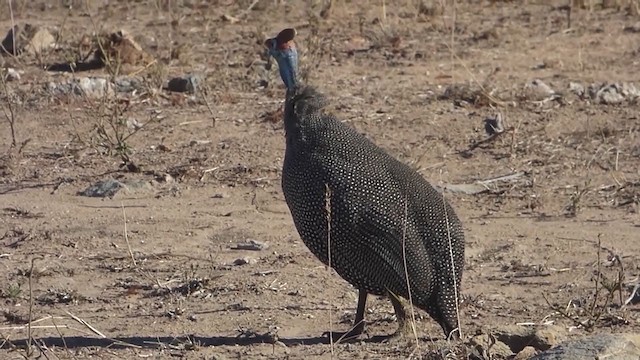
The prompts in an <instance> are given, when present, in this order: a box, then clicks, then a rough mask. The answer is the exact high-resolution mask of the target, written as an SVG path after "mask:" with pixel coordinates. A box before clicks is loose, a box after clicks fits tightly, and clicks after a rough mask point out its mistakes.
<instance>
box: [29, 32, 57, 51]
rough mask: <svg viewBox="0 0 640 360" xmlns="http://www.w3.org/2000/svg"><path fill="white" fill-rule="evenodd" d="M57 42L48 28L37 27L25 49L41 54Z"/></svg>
mask: <svg viewBox="0 0 640 360" xmlns="http://www.w3.org/2000/svg"><path fill="white" fill-rule="evenodd" d="M55 43H56V38H55V37H54V36H53V35H51V33H50V32H49V31H48V30H47V29H37V30H36V31H35V32H34V34H33V36H32V37H31V40H30V41H29V43H28V44H27V45H26V46H25V48H24V50H25V51H26V52H28V53H29V54H32V55H34V54H39V53H41V52H43V51H45V50H47V49H49V48H51V47H53V46H54V45H55Z"/></svg>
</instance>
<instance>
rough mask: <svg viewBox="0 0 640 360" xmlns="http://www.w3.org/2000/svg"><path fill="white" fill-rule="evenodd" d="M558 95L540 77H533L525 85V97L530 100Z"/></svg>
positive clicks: (540, 99)
mask: <svg viewBox="0 0 640 360" xmlns="http://www.w3.org/2000/svg"><path fill="white" fill-rule="evenodd" d="M553 95H556V92H555V91H554V90H553V89H552V88H551V87H550V86H549V85H547V84H546V83H544V82H543V81H542V80H540V79H533V80H531V81H530V82H529V83H527V84H525V85H524V92H523V97H524V98H525V99H526V100H530V101H542V100H545V99H548V98H549V97H552V96H553Z"/></svg>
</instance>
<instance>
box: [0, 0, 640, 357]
mask: <svg viewBox="0 0 640 360" xmlns="http://www.w3.org/2000/svg"><path fill="white" fill-rule="evenodd" d="M59 3H61V2H50V1H31V2H21V1H15V2H14V8H13V11H14V20H13V21H15V22H16V23H19V24H24V23H30V24H34V25H38V26H46V27H49V28H51V29H52V32H54V34H55V35H59V40H58V44H57V48H56V49H55V50H52V51H49V52H47V53H46V54H44V55H43V56H40V57H30V56H29V55H27V54H25V55H22V56H20V57H18V58H11V57H9V56H5V57H4V60H3V61H4V67H14V68H16V69H17V70H19V71H22V72H23V73H22V74H21V75H22V76H21V79H20V80H19V81H11V82H6V87H5V88H3V89H2V91H1V92H0V93H1V95H2V97H3V98H2V108H3V109H4V110H5V111H6V113H7V114H8V111H9V109H10V107H9V106H8V104H9V102H8V101H11V102H12V105H13V106H11V109H12V110H13V111H14V113H15V118H16V124H15V129H16V138H17V143H18V145H17V146H16V147H13V148H12V147H11V133H10V130H9V126H8V122H6V121H5V120H6V119H5V118H4V115H2V114H0V115H2V116H3V118H2V119H1V121H2V126H0V139H1V140H0V155H1V156H2V158H1V162H0V254H1V255H0V267H1V269H2V274H1V275H0V276H1V280H0V295H1V300H0V309H2V314H3V316H0V357H1V358H3V359H4V358H6V359H10V358H22V357H23V355H27V348H26V347H25V343H27V342H28V339H29V335H28V332H27V329H26V326H25V324H26V323H27V322H29V320H31V321H32V329H31V332H32V333H31V337H32V339H33V345H32V351H33V352H34V354H38V353H40V352H45V353H46V354H47V355H48V358H56V357H57V358H61V359H65V358H75V359H84V358H89V357H93V358H105V359H123V358H141V357H143V358H144V357H152V358H173V357H175V356H178V357H184V358H188V359H223V358H238V359H257V358H292V359H297V358H330V357H331V356H332V352H333V356H334V357H336V358H345V359H346V358H349V359H360V358H362V359H365V358H366V359H378V358H404V357H409V356H414V357H416V356H425V357H426V356H427V355H431V356H436V358H437V356H444V354H445V352H446V351H452V352H453V353H452V354H453V355H455V356H458V357H462V356H464V355H463V352H460V350H459V349H457V348H454V347H451V345H450V344H446V343H444V341H443V340H442V337H443V336H442V333H441V330H440V328H439V327H438V326H437V324H436V323H435V322H434V321H432V320H431V319H430V318H429V317H428V316H426V314H424V313H422V312H420V311H419V310H416V311H417V313H416V316H417V318H416V325H417V329H418V336H419V337H420V342H419V344H418V347H417V348H416V347H414V346H406V345H403V344H399V343H382V342H379V341H377V340H375V338H373V336H376V335H385V334H389V333H392V332H393V331H394V330H395V327H396V322H395V319H394V316H393V310H392V307H391V305H390V303H389V302H388V301H387V300H386V299H379V298H376V297H370V299H369V303H368V308H367V314H366V317H367V321H368V324H369V325H368V333H369V335H370V336H371V337H372V338H373V340H366V339H365V340H364V341H361V342H356V343H352V344H338V345H335V346H333V347H332V346H331V345H330V344H329V343H328V340H327V338H325V337H323V336H322V333H323V332H324V331H327V330H330V329H334V330H346V329H348V328H349V326H350V323H351V321H352V320H353V317H354V312H355V305H356V300H357V292H356V291H355V289H353V288H352V287H351V286H350V285H348V284H347V283H346V282H345V281H343V280H342V279H341V278H340V277H339V276H338V275H336V274H335V272H333V271H331V270H329V269H327V268H325V267H324V266H323V265H322V264H321V263H320V262H319V261H318V260H317V259H316V258H314V256H313V255H311V253H310V252H309V251H308V250H307V248H306V247H305V246H304V244H303V243H302V242H301V240H300V238H299V236H298V234H297V232H296V231H295V228H294V226H293V223H292V220H291V217H290V214H289V212H288V209H287V206H286V204H285V202H284V199H283V195H282V191H281V187H280V177H281V165H282V157H283V152H284V147H285V143H284V134H283V129H282V122H281V116H282V115H281V113H278V109H279V108H280V107H281V104H282V100H283V96H284V88H283V86H282V85H281V82H280V80H279V77H278V75H277V70H276V69H275V66H274V67H273V68H272V69H270V70H267V69H266V58H265V57H264V55H263V49H262V45H261V44H262V43H263V41H264V39H265V38H266V37H270V36H273V35H275V34H276V33H277V32H278V31H280V30H281V29H283V28H284V27H289V26H294V27H296V28H297V29H298V38H299V39H298V43H299V46H300V48H301V52H302V58H301V62H302V64H303V71H304V72H305V74H306V75H307V81H308V82H309V83H312V84H313V85H315V86H317V87H318V88H319V89H321V91H323V92H325V93H326V94H328V95H329V96H330V99H331V102H332V106H333V110H332V111H333V112H334V113H335V114H336V115H338V116H339V117H340V118H341V119H343V120H344V121H346V122H347V123H349V124H350V125H351V126H354V127H355V128H357V129H358V130H360V131H362V132H363V133H365V134H366V135H367V136H368V137H370V138H371V139H372V140H374V142H376V143H377V144H379V145H380V146H382V147H384V148H385V149H387V150H388V151H389V152H390V153H392V154H393V155H395V156H397V157H398V158H400V159H401V160H402V161H405V162H407V163H410V164H411V165H412V166H415V168H416V169H418V170H419V172H420V173H421V174H422V175H424V177H425V178H427V179H428V180H429V181H430V182H431V183H432V184H434V185H436V186H439V187H445V186H447V185H449V184H463V183H474V182H475V181H478V180H486V179H492V178H495V177H499V176H503V175H509V174H516V173H522V175H521V176H519V177H517V178H515V179H513V180H509V181H498V182H492V183H490V184H489V185H488V188H489V191H486V192H482V193H478V194H475V195H468V194H463V193H459V192H452V191H445V192H444V194H445V196H446V197H447V199H448V200H449V201H450V202H451V203H452V204H453V206H454V208H455V209H456V212H457V214H458V215H459V217H460V218H461V219H462V221H463V223H464V227H465V233H466V238H467V247H466V267H465V272H464V279H463V284H462V288H463V294H462V295H463V303H462V306H461V309H460V310H461V314H460V316H461V322H462V331H463V334H464V337H465V339H468V337H469V336H471V335H474V334H476V333H487V332H488V331H490V329H492V328H495V327H498V326H502V325H511V324H518V323H531V325H533V324H536V325H537V326H546V325H548V324H551V323H553V324H556V325H559V326H561V327H562V328H564V329H566V335H567V336H576V337H577V336H583V335H585V334H587V333H589V332H596V333H599V332H602V333H611V332H637V331H640V312H639V310H640V307H639V306H640V305H634V304H629V305H628V306H626V307H624V308H621V307H620V302H621V300H622V301H624V300H626V298H628V297H629V296H630V295H631V289H630V287H629V286H631V285H632V284H633V283H634V279H635V281H636V282H637V281H638V276H640V265H639V264H640V262H639V260H640V255H639V254H640V236H639V234H640V215H639V202H640V120H639V117H638V104H637V103H636V101H634V100H628V101H627V100H625V101H623V102H621V103H619V104H613V105H612V104H601V103H598V102H597V101H594V100H593V99H590V98H586V97H579V96H577V95H575V94H574V93H572V92H571V91H570V90H569V84H570V82H576V83H581V84H583V85H584V86H588V85H589V84H592V83H597V82H609V83H614V82H636V83H637V82H639V81H640V78H639V75H638V74H640V71H638V70H639V61H638V51H639V49H640V33H638V32H637V31H635V30H634V27H633V25H634V24H636V23H637V22H638V21H640V17H638V16H637V15H634V14H632V13H630V12H629V10H628V9H627V8H625V7H622V8H605V9H602V8H600V7H596V8H595V9H594V10H593V11H590V10H588V9H578V8H575V9H573V11H572V13H571V28H570V29H568V28H567V26H568V24H567V14H566V11H565V10H562V9H557V8H554V6H556V5H562V4H563V2H557V4H556V3H553V2H550V1H543V2H535V3H534V2H531V1H528V2H526V4H522V3H521V2H496V3H493V4H492V3H491V2H484V1H482V2H481V1H473V2H469V1H458V3H457V5H456V9H455V13H454V10H453V7H452V6H451V5H447V6H446V7H444V8H441V7H440V6H439V5H437V3H438V2H434V3H436V5H434V6H433V7H428V6H419V5H418V4H419V3H420V2H419V1H398V2H395V3H394V2H387V5H386V7H385V8H383V7H382V6H381V5H380V4H379V2H370V1H363V2H349V1H335V2H334V6H333V7H332V8H331V9H330V11H329V12H328V16H326V17H323V16H321V15H320V13H321V12H322V10H323V8H322V4H321V2H299V3H298V2H281V1H258V2H257V3H256V4H255V6H253V8H250V5H251V4H252V3H253V1H237V2H234V1H227V2H225V1H212V2H204V1H176V2H168V1H117V2H116V1H114V2H90V4H92V6H93V7H92V8H91V9H87V8H86V4H85V2H80V1H71V2H68V3H72V5H73V7H72V8H71V9H68V8H65V7H62V6H61V4H59ZM106 3H109V5H105V4H106ZM207 3H210V4H208V5H207ZM281 3H285V4H281ZM315 3H317V4H315ZM423 3H425V4H427V3H429V2H423ZM314 4H315V5H314ZM7 7H8V6H7V4H6V3H5V4H4V5H2V11H1V13H2V15H0V31H1V32H5V31H8V30H9V29H10V28H11V23H12V22H11V18H10V12H9V11H7V10H8V9H7ZM285 14H288V15H287V17H286V18H285V16H284V15H285ZM454 20H455V32H454V33H453V36H452V24H454ZM119 29H126V30H128V31H129V32H130V33H131V34H132V35H133V36H134V37H135V39H136V40H137V41H138V42H139V43H140V45H141V46H142V48H143V49H145V50H146V51H147V52H149V54H151V55H152V56H153V57H155V59H156V60H157V62H156V63H155V64H154V65H152V66H150V67H147V68H143V69H138V70H135V69H134V70H130V69H125V68H123V69H121V70H120V71H121V74H120V76H130V77H135V78H140V79H143V80H145V84H147V85H146V86H147V87H146V89H147V90H148V91H137V92H135V93H119V94H117V95H116V96H117V97H118V100H116V99H115V98H113V99H109V98H108V97H105V98H84V97H82V96H76V95H71V96H58V95H51V94H50V93H49V92H48V90H47V87H46V85H47V83H49V82H53V83H60V82H64V81H68V80H69V79H72V78H74V77H85V76H100V77H105V78H109V76H110V75H109V71H107V70H105V69H98V70H93V71H91V72H82V73H81V72H77V73H75V74H74V73H68V72H66V73H65V72H47V71H44V70H42V66H43V65H46V64H51V63H55V62H66V61H69V60H70V59H73V58H77V54H78V53H79V52H81V48H82V37H83V35H88V36H92V34H94V33H99V32H102V31H108V32H109V31H115V30H119ZM636 30H640V28H638V27H636ZM191 72H193V73H196V74H199V76H201V77H202V79H203V81H202V84H201V87H200V91H199V92H198V93H196V94H195V95H191V94H183V93H171V92H168V91H166V90H158V85H159V84H161V83H162V82H163V81H166V80H168V79H169V78H170V77H172V76H177V75H183V74H186V73H191ZM533 79H540V80H542V81H543V82H544V83H546V84H548V85H549V86H550V87H552V88H553V89H554V90H555V91H556V92H557V93H558V95H557V96H555V97H549V96H542V97H541V98H536V96H537V95H536V94H535V93H534V94H531V92H530V91H528V90H527V89H528V88H526V86H525V85H526V84H528V83H530V82H531V81H532V80H533ZM454 88H456V89H462V91H458V92H456V91H451V89H454ZM447 89H449V91H448V92H447V91H446V90H447ZM7 94H9V96H8V95H7ZM445 95H446V96H445ZM487 95H490V96H487ZM123 104H125V105H126V107H125V106H123ZM116 106H117V109H121V110H122V111H121V113H118V114H117V115H113V114H114V112H113V111H112V110H113V109H114V107H116ZM498 112H499V113H501V114H502V116H503V117H504V119H505V128H506V131H505V132H504V133H503V134H501V135H500V136H498V137H496V138H495V139H493V140H491V141H487V142H484V143H480V144H477V143H478V142H479V141H481V140H483V139H485V138H486V137H487V135H486V134H485V130H484V123H483V120H484V119H485V118H487V117H489V116H494V115H495V114H496V113H498ZM114 116H116V118H115V120H117V121H115V123H116V124H118V121H124V123H125V125H124V128H125V129H126V131H127V132H129V131H130V127H129V126H128V125H126V123H127V122H129V124H130V123H133V122H137V123H140V124H145V123H147V122H148V124H146V125H145V126H144V127H143V128H142V129H140V130H139V131H138V132H137V133H135V134H134V135H132V136H131V137H130V138H128V139H127V140H126V141H125V143H126V145H127V146H128V151H130V153H129V154H130V155H128V156H129V158H130V162H129V166H128V167H127V166H122V157H121V156H118V150H117V149H114V148H113V147H109V146H105V141H104V138H102V137H100V134H99V129H100V128H101V126H100V124H101V123H102V124H107V125H106V126H103V127H102V128H104V129H106V130H107V131H109V133H110V134H112V133H113V129H112V128H110V127H109V126H110V125H109V124H110V121H111V122H113V120H114ZM134 120H135V121H134ZM26 140H29V141H28V142H27V143H25V144H24V146H23V147H22V146H21V144H22V143H23V142H24V141H26ZM474 144H476V145H477V146H476V145H474ZM132 165H135V166H132ZM131 170H139V171H137V172H136V171H131ZM108 179H116V180H118V181H120V182H121V183H123V184H124V185H125V186H124V188H123V189H121V190H120V191H119V192H118V193H117V194H115V196H113V197H106V198H93V197H85V196H80V195H78V192H79V191H82V190H84V189H85V188H87V187H88V186H90V185H93V184H95V183H96V182H98V181H104V180H108ZM250 239H253V240H257V241H259V242H263V243H267V244H268V248H266V249H262V250H237V249H234V247H235V246H236V245H237V244H238V243H242V242H246V241H247V240H250ZM127 241H128V243H127ZM598 242H600V244H601V246H600V247H599V246H598ZM129 248H130V250H131V253H130V252H129ZM599 249H600V250H599ZM245 262H246V263H245ZM243 263H245V264H243ZM619 276H622V279H619ZM598 279H599V280H598ZM620 280H621V281H620ZM30 283H31V284H30ZM618 284H621V285H622V286H621V287H620V288H621V289H620V290H616V285H618ZM607 287H608V288H607ZM609 293H612V294H611V296H609ZM72 315H73V316H75V317H77V318H78V319H82V320H83V321H85V322H86V323H87V324H89V325H90V326H91V327H93V328H94V329H95V331H94V330H91V329H90V328H89V327H88V326H86V325H83V324H82V323H80V322H79V321H77V320H74V319H73V317H72ZM35 320H39V321H35ZM34 321H35V322H34ZM98 333H102V334H103V335H104V337H105V338H102V337H101V336H100V335H99V334H98ZM446 349H449V350H446ZM456 351H457V352H456ZM455 356H454V357H455Z"/></svg>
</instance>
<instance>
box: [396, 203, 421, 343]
mask: <svg viewBox="0 0 640 360" xmlns="http://www.w3.org/2000/svg"><path fill="white" fill-rule="evenodd" d="M408 201H409V200H408V199H407V197H406V196H405V197H404V221H403V224H402V262H403V266H404V277H405V281H406V282H407V293H409V306H410V309H411V330H412V331H413V337H414V339H415V341H416V348H417V347H418V346H419V345H418V332H417V330H416V312H415V309H414V308H413V297H412V296H411V284H410V283H409V269H408V267H407V246H406V241H407V222H408V221H409V205H408ZM398 320H399V319H398Z"/></svg>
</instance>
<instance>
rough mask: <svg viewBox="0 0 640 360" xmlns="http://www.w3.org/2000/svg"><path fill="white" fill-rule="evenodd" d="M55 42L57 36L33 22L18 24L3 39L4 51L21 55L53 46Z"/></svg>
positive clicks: (38, 51)
mask: <svg viewBox="0 0 640 360" xmlns="http://www.w3.org/2000/svg"><path fill="white" fill-rule="evenodd" d="M55 42H56V39H55V37H53V35H51V33H50V32H49V30H47V29H45V28H41V27H37V26H33V25H31V24H25V25H24V26H23V27H20V26H19V25H16V26H14V27H13V29H11V30H9V32H8V33H7V35H6V36H5V38H4V40H2V51H3V52H4V53H7V54H10V55H20V54H21V53H22V52H25V51H26V52H27V53H29V54H32V55H33V54H38V53H40V52H42V51H44V50H47V49H49V48H51V47H52V46H53V45H54V44H55Z"/></svg>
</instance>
